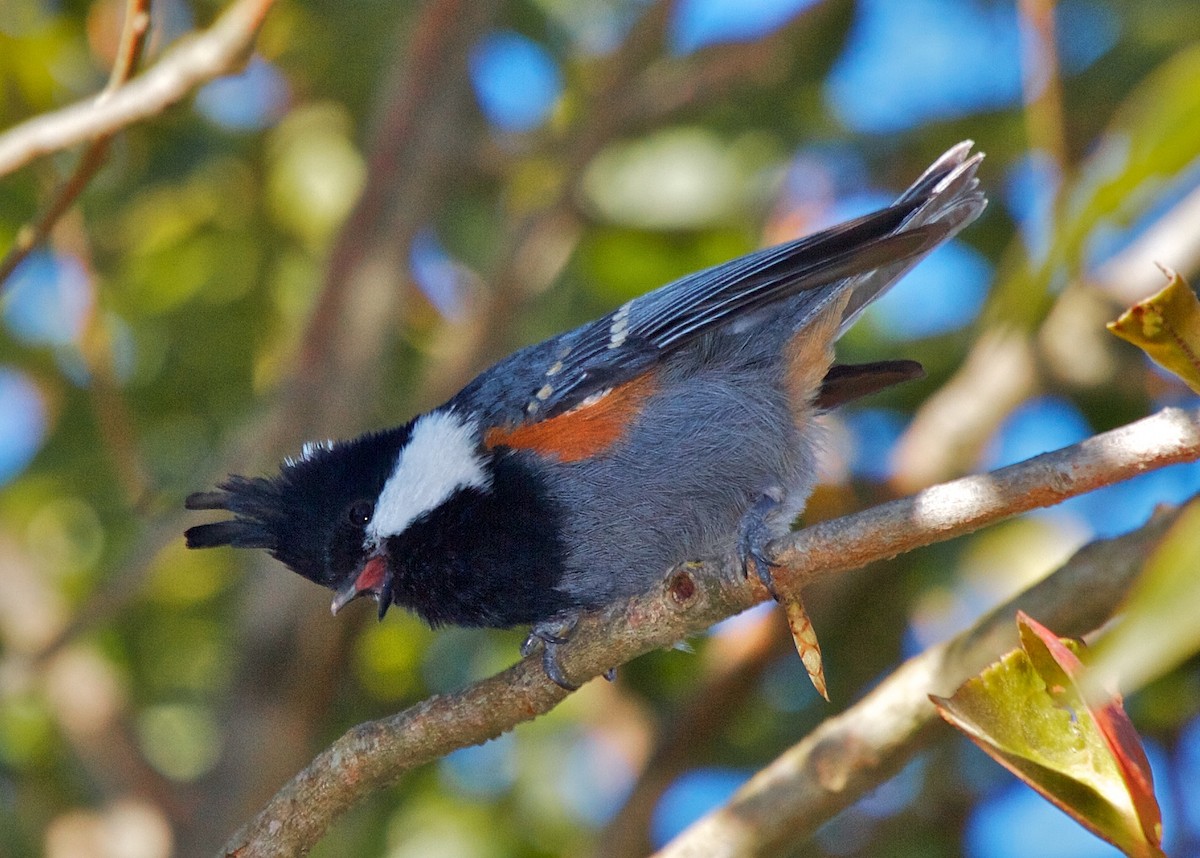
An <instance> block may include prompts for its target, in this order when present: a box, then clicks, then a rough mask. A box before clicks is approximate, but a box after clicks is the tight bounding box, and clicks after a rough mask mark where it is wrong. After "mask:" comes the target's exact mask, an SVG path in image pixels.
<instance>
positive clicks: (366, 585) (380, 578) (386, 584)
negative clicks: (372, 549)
mask: <svg viewBox="0 0 1200 858" xmlns="http://www.w3.org/2000/svg"><path fill="white" fill-rule="evenodd" d="M359 596H374V597H375V598H376V599H377V600H378V601H379V618H380V619H381V620H382V619H383V615H384V614H386V613H387V609H388V605H389V604H391V601H392V573H391V570H390V569H388V564H387V557H386V556H385V555H384V554H372V555H371V556H370V557H369V558H367V561H366V562H365V563H363V565H362V567H361V568H360V569H359V570H358V574H357V575H355V576H354V577H352V578H351V579H350V580H349V581H348V582H347V583H346V584H345V585H344V586H343V587H342V588H341V589H340V590H338V591H337V592H336V593H335V594H334V597H333V604H332V605H330V606H329V608H330V610H331V611H332V612H333V615H334V616H335V617H336V616H337V613H338V611H340V610H341V609H342V608H344V607H346V605H348V604H350V603H351V602H353V601H354V600H355V599H357V598H358V597H359Z"/></svg>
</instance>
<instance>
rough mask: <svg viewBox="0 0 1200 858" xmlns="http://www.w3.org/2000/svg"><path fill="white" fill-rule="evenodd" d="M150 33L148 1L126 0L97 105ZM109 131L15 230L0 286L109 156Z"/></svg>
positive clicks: (1, 264) (128, 69)
mask: <svg viewBox="0 0 1200 858" xmlns="http://www.w3.org/2000/svg"><path fill="white" fill-rule="evenodd" d="M149 32H150V0H126V3H125V23H124V25H123V26H122V29H121V41H120V44H119V45H118V47H117V58H116V60H115V61H114V62H113V67H112V72H111V73H110V74H109V76H108V85H107V86H105V87H104V91H103V92H101V93H100V95H99V97H98V98H97V99H96V103H97V104H103V103H104V100H105V99H106V98H108V97H109V96H110V95H111V94H112V93H113V92H115V91H116V90H117V89H118V88H119V87H120V86H121V85H122V84H124V83H125V81H127V80H129V78H130V77H131V76H132V75H133V72H134V70H135V69H136V68H137V65H138V62H139V61H140V60H141V57H142V49H143V48H144V47H145V46H146V35H147V34H148V33H149ZM111 139H112V135H111V134H104V135H102V136H100V137H97V138H95V139H94V140H92V142H91V144H90V145H89V146H88V147H87V149H86V150H84V153H83V155H82V156H81V157H80V159H79V164H78V165H76V167H75V172H74V173H72V174H71V177H70V178H69V179H67V181H66V182H64V183H63V185H62V187H60V188H59V190H58V192H57V193H56V194H55V195H54V199H53V201H52V202H51V203H50V205H49V206H47V208H46V210H45V211H44V212H43V213H42V215H41V217H39V218H38V219H37V220H36V221H34V222H33V223H30V224H26V225H25V226H23V227H21V229H20V230H18V231H17V237H16V240H15V241H14V242H13V246H12V247H11V248H9V251H8V253H6V254H5V255H4V259H3V261H0V288H3V285H4V281H6V280H7V279H8V277H9V275H10V274H12V273H13V271H14V270H15V269H16V267H17V266H18V265H20V264H21V261H22V260H23V259H24V258H25V257H26V256H28V255H29V253H30V252H31V251H32V250H33V249H34V248H35V247H37V246H38V245H39V244H41V243H42V242H43V241H45V240H46V236H48V235H49V234H50V230H51V229H53V228H54V224H56V223H58V219H59V218H61V217H62V216H63V214H64V213H65V212H66V211H67V209H69V208H70V207H71V204H72V203H73V202H75V199H76V198H77V197H78V196H79V195H80V194H81V193H83V189H84V188H86V187H87V184H88V182H90V181H91V180H92V177H93V176H94V175H96V172H97V171H98V170H99V169H100V167H101V166H102V165H103V164H104V162H105V161H106V160H107V159H108V143H109V141H110V140H111Z"/></svg>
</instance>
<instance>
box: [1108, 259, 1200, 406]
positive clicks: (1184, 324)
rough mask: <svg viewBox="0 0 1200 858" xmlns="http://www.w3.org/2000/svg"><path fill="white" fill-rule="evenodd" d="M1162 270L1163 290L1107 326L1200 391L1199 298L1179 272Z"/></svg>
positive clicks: (1137, 304) (1134, 306) (1189, 385)
mask: <svg viewBox="0 0 1200 858" xmlns="http://www.w3.org/2000/svg"><path fill="white" fill-rule="evenodd" d="M1163 273H1164V274H1166V275H1167V285H1166V286H1165V287H1164V288H1163V290H1162V291H1161V292H1158V293H1157V294H1155V295H1152V296H1150V297H1149V298H1147V299H1146V300H1144V301H1139V302H1138V303H1136V304H1134V305H1133V306H1132V307H1130V308H1129V309H1128V310H1126V311H1125V312H1124V313H1122V314H1121V316H1120V318H1118V319H1117V320H1116V321H1115V322H1109V323H1108V329H1109V330H1110V331H1112V332H1113V333H1114V334H1116V335H1117V336H1118V337H1120V338H1121V339H1123V340H1128V341H1129V342H1131V343H1133V344H1134V345H1135V346H1137V347H1138V348H1140V349H1141V350H1142V351H1144V352H1145V353H1146V354H1148V355H1149V356H1150V358H1151V360H1153V361H1154V362H1155V363H1157V364H1158V365H1159V366H1161V367H1163V368H1165V369H1169V370H1170V371H1171V372H1173V373H1175V374H1176V375H1177V376H1179V377H1180V378H1181V379H1183V381H1184V382H1185V383H1186V384H1187V386H1188V387H1190V388H1191V389H1192V390H1194V391H1196V392H1197V393H1200V300H1197V299H1196V293H1195V292H1193V291H1192V287H1191V286H1189V285H1188V283H1187V281H1186V280H1184V279H1183V278H1182V277H1180V276H1179V275H1178V274H1177V273H1175V272H1174V271H1171V270H1169V269H1166V268H1164V269H1163Z"/></svg>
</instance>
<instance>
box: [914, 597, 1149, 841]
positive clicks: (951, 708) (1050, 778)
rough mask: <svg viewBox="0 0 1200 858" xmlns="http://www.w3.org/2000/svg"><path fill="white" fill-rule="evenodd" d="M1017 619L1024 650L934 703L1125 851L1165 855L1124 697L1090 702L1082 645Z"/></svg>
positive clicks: (1142, 758)
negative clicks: (1086, 696)
mask: <svg viewBox="0 0 1200 858" xmlns="http://www.w3.org/2000/svg"><path fill="white" fill-rule="evenodd" d="M1018 621H1019V628H1020V637H1021V644H1022V647H1023V649H1020V650H1014V651H1013V652H1011V653H1009V654H1008V655H1006V656H1004V657H1003V658H1002V659H1001V660H1000V661H999V662H997V663H996V664H994V665H992V666H991V667H989V668H987V669H986V670H985V671H983V673H981V674H980V675H979V676H977V677H975V678H974V679H971V680H968V681H967V682H966V683H964V684H963V686H962V687H961V688H959V689H958V691H956V692H955V693H954V695H953V696H952V697H950V698H938V697H934V698H932V699H933V702H934V704H935V705H936V706H937V708H938V712H939V713H940V714H941V716H942V717H943V718H945V719H946V720H947V721H948V722H949V723H950V724H952V725H954V726H955V727H957V728H958V729H959V730H961V731H962V732H964V733H966V735H967V736H968V737H969V738H970V739H971V740H972V741H974V742H975V743H976V744H978V745H979V746H980V747H981V748H982V749H983V750H984V751H985V752H987V754H988V755H990V756H991V757H992V758H993V759H995V760H996V761H997V762H999V763H1000V764H1001V765H1003V766H1004V767H1005V768H1007V769H1009V770H1010V771H1011V772H1013V773H1014V774H1015V775H1017V776H1018V777H1019V778H1021V779H1022V780H1023V781H1025V782H1026V783H1027V784H1029V785H1030V786H1032V787H1033V788H1034V789H1036V790H1037V791H1038V792H1039V793H1041V794H1042V795H1043V796H1045V797H1046V798H1047V799H1049V800H1050V801H1052V802H1053V803H1054V804H1056V805H1057V806H1058V807H1060V808H1061V809H1062V810H1064V811H1065V812H1066V813H1068V814H1069V815H1071V816H1072V817H1073V818H1074V819H1075V820H1077V821H1078V822H1079V823H1080V824H1081V825H1083V826H1084V827H1086V828H1087V829H1089V830H1090V831H1092V832H1093V833H1095V834H1096V835H1098V836H1099V837H1102V838H1103V839H1105V840H1107V841H1109V842H1110V843H1112V844H1114V845H1116V846H1117V847H1118V848H1120V849H1121V850H1123V851H1124V852H1125V853H1126V854H1128V855H1134V856H1139V858H1140V856H1146V858H1150V856H1162V855H1163V852H1162V848H1161V817H1160V815H1159V812H1158V805H1157V802H1156V801H1155V800H1154V793H1153V789H1152V780H1151V779H1150V769H1149V766H1148V765H1145V754H1144V753H1143V752H1142V750H1141V745H1140V742H1139V741H1138V739H1137V736H1136V734H1135V733H1134V732H1133V727H1132V725H1131V724H1130V723H1129V720H1128V718H1127V717H1126V716H1125V713H1124V710H1123V709H1122V708H1121V705H1120V701H1119V700H1118V701H1112V702H1107V703H1104V704H1101V705H1099V706H1097V707H1089V706H1088V705H1087V703H1086V702H1085V700H1084V697H1083V693H1082V692H1081V690H1080V679H1081V678H1082V677H1083V676H1084V675H1085V671H1086V669H1085V667H1084V664H1083V662H1082V660H1081V659H1080V657H1079V655H1078V652H1077V650H1078V649H1080V648H1081V647H1082V644H1079V643H1077V642H1074V641H1063V640H1060V639H1059V638H1057V637H1055V636H1054V635H1053V634H1052V633H1051V632H1050V631H1048V630H1047V629H1045V628H1044V627H1043V626H1041V625H1040V624H1038V623H1037V622H1036V621H1033V620H1031V619H1030V618H1029V617H1027V616H1025V615H1024V614H1021V615H1020V616H1019V618H1018Z"/></svg>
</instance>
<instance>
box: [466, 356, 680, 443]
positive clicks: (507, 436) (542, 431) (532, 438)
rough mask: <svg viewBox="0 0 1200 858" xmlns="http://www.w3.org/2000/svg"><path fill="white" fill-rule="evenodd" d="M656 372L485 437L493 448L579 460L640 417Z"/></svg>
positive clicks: (503, 427)
mask: <svg viewBox="0 0 1200 858" xmlns="http://www.w3.org/2000/svg"><path fill="white" fill-rule="evenodd" d="M655 387H656V384H655V377H654V373H653V372H647V373H643V374H642V375H639V376H638V377H637V378H635V379H633V380H632V381H629V382H626V383H625V384H623V385H621V386H620V387H616V388H613V389H612V390H611V391H609V392H608V393H607V394H605V395H604V396H602V397H600V399H598V400H597V401H596V402H594V403H592V404H590V405H580V406H577V407H575V408H573V409H571V410H570V411H567V412H564V413H563V414H559V415H558V416H557V417H551V418H550V419H549V420H541V421H537V422H533V423H522V424H521V425H519V426H495V427H493V428H491V429H489V430H488V431H487V432H486V433H485V434H484V436H483V443H484V444H485V445H487V447H488V448H489V449H490V448H492V447H512V448H514V449H518V450H532V451H534V452H535V453H541V454H542V455H545V456H554V457H556V458H558V459H559V460H560V461H563V462H578V461H579V460H580V459H587V458H590V457H592V456H596V455H599V454H600V453H602V452H604V451H605V450H607V449H608V448H609V447H611V446H612V445H613V444H615V443H616V442H617V440H618V439H619V438H620V437H621V435H622V434H623V433H624V431H625V427H626V426H628V425H629V423H630V422H631V421H632V420H633V418H634V417H636V416H637V414H638V412H639V411H641V410H642V406H643V405H644V404H645V402H646V398H647V397H649V396H650V394H652V393H653V392H654V390H655Z"/></svg>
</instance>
